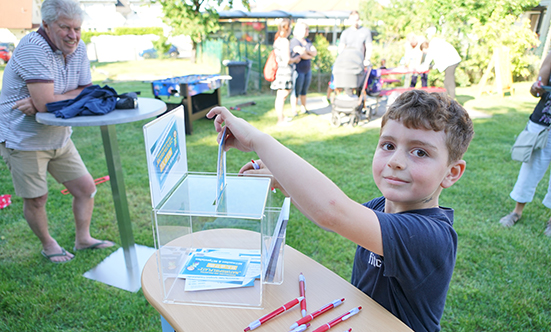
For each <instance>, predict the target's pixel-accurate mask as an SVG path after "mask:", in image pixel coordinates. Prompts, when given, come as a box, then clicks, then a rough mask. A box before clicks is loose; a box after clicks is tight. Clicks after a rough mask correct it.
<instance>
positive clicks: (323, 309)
mask: <svg viewBox="0 0 551 332" xmlns="http://www.w3.org/2000/svg"><path fill="white" fill-rule="evenodd" d="M343 302H344V297H343V298H342V299H340V300H335V301H333V302H329V303H327V304H326V305H324V306H323V307H321V308H319V309H318V310H316V311H314V312H313V313H311V314H308V315H306V316H305V317H303V318H301V319H299V320H297V321H296V322H295V323H294V324H293V325H291V327H290V328H289V329H290V330H292V329H294V328H295V327H297V326H299V325H302V324H305V323H308V322H309V321H311V320H312V319H314V318H316V317H318V316H319V315H321V314H324V313H326V312H327V311H329V310H331V309H333V308H335V307H337V306H339V305H341V304H342V303H343Z"/></svg>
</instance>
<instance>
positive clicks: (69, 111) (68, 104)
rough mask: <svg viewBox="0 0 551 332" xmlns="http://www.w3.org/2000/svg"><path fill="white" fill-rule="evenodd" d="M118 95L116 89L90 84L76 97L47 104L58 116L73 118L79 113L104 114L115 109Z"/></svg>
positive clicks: (49, 109) (49, 110) (50, 110)
mask: <svg viewBox="0 0 551 332" xmlns="http://www.w3.org/2000/svg"><path fill="white" fill-rule="evenodd" d="M117 99H118V95H117V92H116V91H115V89H113V88H111V87H109V86H107V85H105V86H104V87H100V86H99V85H90V86H87V87H86V88H84V89H83V90H82V91H81V92H80V94H79V95H78V96H77V97H76V98H74V99H67V100H61V101H56V102H53V103H48V104H46V108H47V109H48V112H51V113H54V114H55V116H56V117H58V118H64V119H68V118H72V117H75V116H77V115H103V114H107V113H109V112H111V111H113V110H114V109H115V105H116V104H117Z"/></svg>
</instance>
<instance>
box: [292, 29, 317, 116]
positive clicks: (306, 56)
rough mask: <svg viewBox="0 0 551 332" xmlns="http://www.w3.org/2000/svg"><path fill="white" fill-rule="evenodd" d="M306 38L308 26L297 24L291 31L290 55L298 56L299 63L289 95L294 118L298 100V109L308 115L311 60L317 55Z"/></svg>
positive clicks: (314, 48)
mask: <svg viewBox="0 0 551 332" xmlns="http://www.w3.org/2000/svg"><path fill="white" fill-rule="evenodd" d="M306 37H308V24H306V23H304V22H298V23H297V24H295V28H294V30H293V39H291V54H294V55H296V54H299V55H300V61H299V62H298V63H297V64H296V66H295V71H294V73H293V77H294V80H293V81H294V85H293V90H294V95H291V107H292V112H293V114H294V115H295V116H296V115H298V112H297V110H296V109H297V102H298V99H299V98H300V109H301V111H302V112H303V113H309V112H308V109H307V108H306V94H307V93H308V88H309V87H310V82H311V81H312V59H313V58H314V57H315V56H316V55H317V54H318V51H317V50H316V47H315V46H314V45H312V42H311V41H310V40H309V39H308V38H306Z"/></svg>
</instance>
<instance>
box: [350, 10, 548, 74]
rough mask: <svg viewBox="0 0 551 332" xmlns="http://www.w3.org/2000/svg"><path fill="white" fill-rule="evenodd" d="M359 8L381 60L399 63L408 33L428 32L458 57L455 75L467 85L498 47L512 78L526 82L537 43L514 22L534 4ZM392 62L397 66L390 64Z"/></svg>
mask: <svg viewBox="0 0 551 332" xmlns="http://www.w3.org/2000/svg"><path fill="white" fill-rule="evenodd" d="M364 3H365V5H364V6H363V7H362V9H361V14H362V18H363V19H364V21H365V22H368V23H369V24H370V25H371V28H376V29H377V30H378V32H379V36H378V39H379V44H382V45H384V47H385V49H384V50H383V51H380V50H374V54H379V53H380V54H386V57H387V60H388V57H389V55H392V56H393V58H397V59H398V60H399V58H400V56H401V55H400V54H403V43H404V42H405V41H404V39H405V37H406V35H407V34H408V33H410V32H414V33H417V34H424V32H425V31H426V29H427V28H428V27H430V26H434V27H437V29H438V34H439V35H440V36H442V37H443V38H445V39H446V40H447V41H449V42H450V43H452V44H453V45H454V46H455V47H456V49H458V51H460V54H461V55H462V58H463V61H462V62H461V64H460V70H461V71H462V72H464V73H466V74H468V75H469V81H470V82H471V83H476V82H477V80H478V79H479V78H480V75H481V72H483V71H484V69H485V68H486V66H487V65H488V63H489V61H490V58H491V56H492V53H493V49H494V47H496V46H498V45H505V46H508V47H509V48H510V49H511V59H512V60H513V74H514V75H515V76H516V77H526V76H528V73H527V67H528V66H529V63H530V62H531V61H533V59H532V58H531V57H530V55H529V54H528V51H529V50H531V49H532V48H533V46H534V45H537V43H538V41H537V38H536V36H535V34H534V33H533V32H532V31H531V30H530V29H529V26H528V25H527V24H526V22H523V24H521V25H520V26H519V25H518V24H515V22H516V21H517V20H518V17H519V16H520V14H522V13H523V12H525V11H527V10H529V9H531V8H533V7H534V6H536V5H537V4H538V3H539V1H538V0H422V1H421V0H390V1H389V2H388V3H387V4H386V5H385V6H383V7H381V6H380V5H378V1H377V0H366V1H365V2H364ZM373 60H377V59H373ZM392 62H394V63H390V65H397V61H396V60H395V59H394V61H392ZM459 74H460V75H461V74H462V73H459Z"/></svg>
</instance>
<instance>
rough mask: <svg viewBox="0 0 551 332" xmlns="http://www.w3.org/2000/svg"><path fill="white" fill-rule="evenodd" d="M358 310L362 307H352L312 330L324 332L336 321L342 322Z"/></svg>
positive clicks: (336, 322) (335, 323)
mask: <svg viewBox="0 0 551 332" xmlns="http://www.w3.org/2000/svg"><path fill="white" fill-rule="evenodd" d="M360 310H362V307H357V308H354V309H352V310H350V311H349V312H347V313H345V314H344V315H341V316H339V317H337V318H335V319H333V320H332V321H330V322H329V323H326V324H323V325H322V326H320V327H318V328H317V329H315V330H314V331H312V332H325V331H327V330H329V329H330V328H332V327H333V326H335V325H337V324H338V323H340V322H343V321H345V320H347V319H348V318H350V317H352V316H354V315H355V314H357V313H358V312H360Z"/></svg>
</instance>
